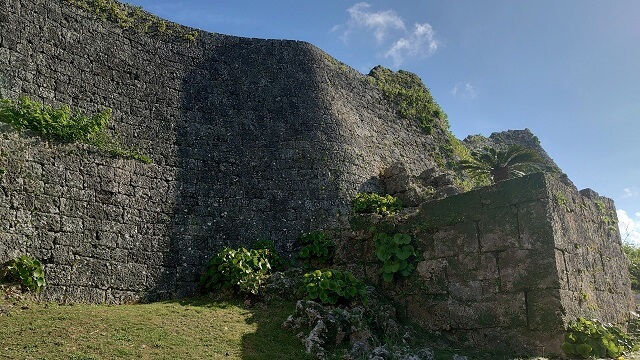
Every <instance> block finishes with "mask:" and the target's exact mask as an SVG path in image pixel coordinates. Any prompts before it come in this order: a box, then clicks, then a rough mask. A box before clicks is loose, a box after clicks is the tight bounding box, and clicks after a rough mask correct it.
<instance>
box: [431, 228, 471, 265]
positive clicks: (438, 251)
mask: <svg viewBox="0 0 640 360" xmlns="http://www.w3.org/2000/svg"><path fill="white" fill-rule="evenodd" d="M433 249H434V256H435V257H445V256H453V255H457V254H459V253H461V252H477V251H478V235H477V230H476V227H475V224H474V223H472V222H463V223H459V224H456V225H451V226H446V227H443V228H442V229H441V230H439V231H437V232H436V233H435V234H434V235H433Z"/></svg>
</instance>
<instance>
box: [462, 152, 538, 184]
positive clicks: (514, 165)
mask: <svg viewBox="0 0 640 360" xmlns="http://www.w3.org/2000/svg"><path fill="white" fill-rule="evenodd" d="M458 168H459V169H461V170H466V171H468V172H469V173H470V175H471V176H472V177H475V178H480V179H489V181H490V182H492V183H498V182H500V181H504V180H507V179H511V178H514V177H519V176H523V175H525V174H527V173H531V172H535V171H539V170H541V169H542V168H543V160H542V158H541V157H540V155H539V154H538V153H537V152H536V151H534V150H532V149H529V148H525V147H522V146H519V145H512V146H509V147H508V148H506V149H504V150H498V149H496V148H492V147H485V148H484V149H483V150H482V151H475V152H473V153H472V154H471V159H465V160H461V161H460V162H459V163H458Z"/></svg>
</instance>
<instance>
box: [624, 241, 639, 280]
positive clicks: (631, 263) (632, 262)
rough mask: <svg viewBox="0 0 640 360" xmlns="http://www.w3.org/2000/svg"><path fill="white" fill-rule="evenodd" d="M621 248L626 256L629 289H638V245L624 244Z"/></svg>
mask: <svg viewBox="0 0 640 360" xmlns="http://www.w3.org/2000/svg"><path fill="white" fill-rule="evenodd" d="M622 250H623V251H624V254H625V255H626V257H627V266H628V268H629V278H630V279H631V289H633V290H635V291H640V247H637V246H633V245H630V244H625V245H623V246H622Z"/></svg>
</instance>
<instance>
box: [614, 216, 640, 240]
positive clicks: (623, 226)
mask: <svg viewBox="0 0 640 360" xmlns="http://www.w3.org/2000/svg"><path fill="white" fill-rule="evenodd" d="M617 214H618V227H619V228H620V237H621V238H622V241H623V242H625V243H628V244H632V245H636V246H640V212H637V213H635V214H634V217H631V216H629V214H627V212H626V211H624V210H618V211H617Z"/></svg>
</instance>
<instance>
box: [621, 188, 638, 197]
mask: <svg viewBox="0 0 640 360" xmlns="http://www.w3.org/2000/svg"><path fill="white" fill-rule="evenodd" d="M623 191H624V195H622V198H630V197H636V196H639V195H640V189H638V188H637V187H635V186H634V187H631V188H625V189H623Z"/></svg>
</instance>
